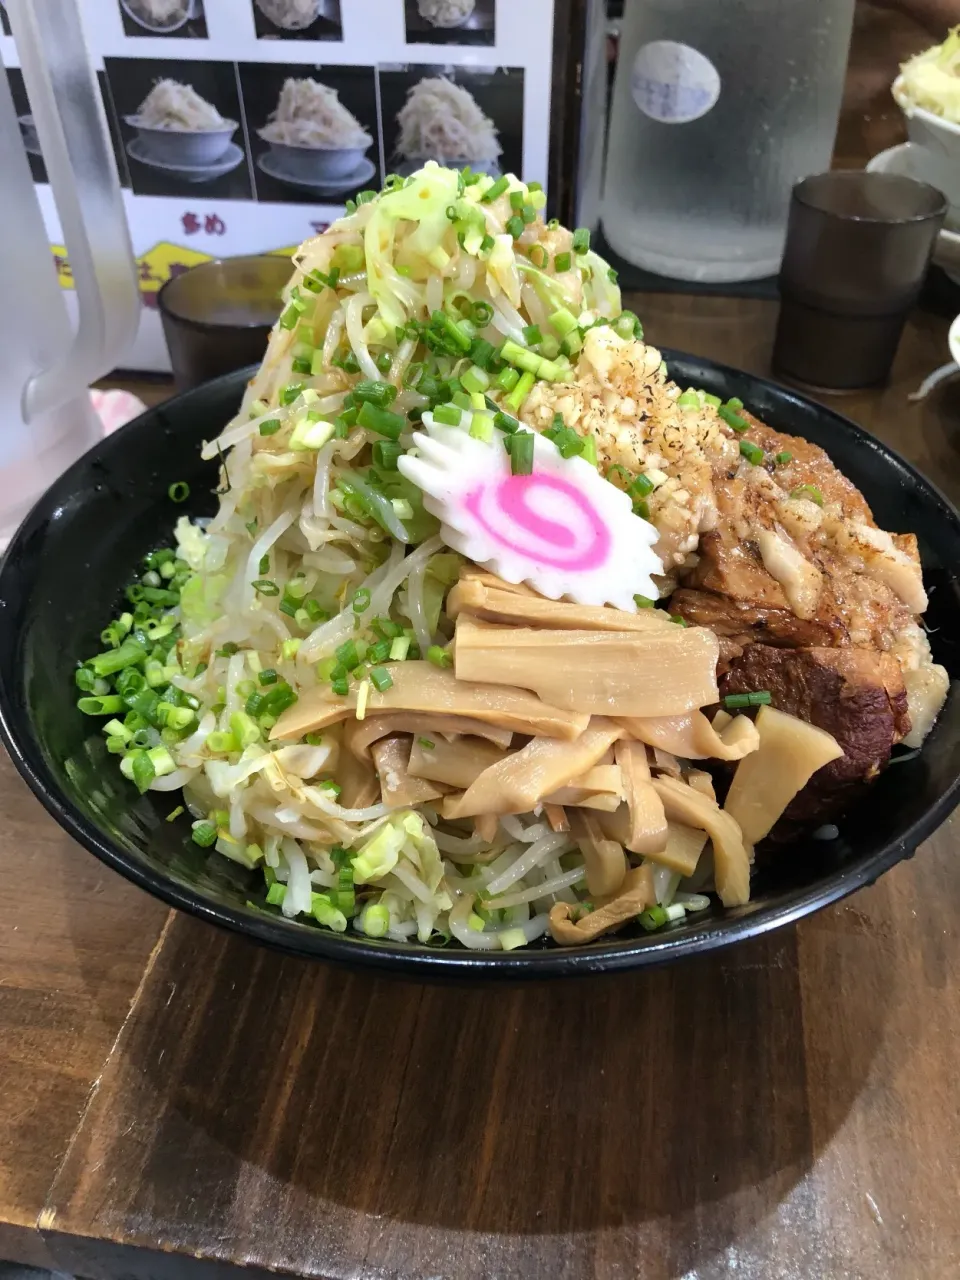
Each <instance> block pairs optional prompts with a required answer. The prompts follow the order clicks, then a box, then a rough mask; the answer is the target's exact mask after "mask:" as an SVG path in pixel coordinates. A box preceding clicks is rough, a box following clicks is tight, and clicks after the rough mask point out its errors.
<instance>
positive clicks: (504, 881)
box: [486, 831, 570, 897]
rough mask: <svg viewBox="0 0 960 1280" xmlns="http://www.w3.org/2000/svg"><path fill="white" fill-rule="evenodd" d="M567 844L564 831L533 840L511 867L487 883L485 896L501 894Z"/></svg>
mask: <svg viewBox="0 0 960 1280" xmlns="http://www.w3.org/2000/svg"><path fill="white" fill-rule="evenodd" d="M569 843H570V837H569V835H568V834H567V833H566V832H564V831H560V832H558V833H557V834H556V835H548V836H543V837H542V838H541V839H540V840H535V841H534V842H533V844H532V845H530V847H529V849H527V850H526V851H525V852H524V853H522V854H521V855H520V857H519V858H517V860H516V862H515V863H514V864H513V866H512V867H508V868H507V870H506V871H504V872H502V873H501V874H500V875H498V876H497V877H496V879H494V880H491V881H490V882H489V884H488V885H487V887H486V893H487V895H488V896H490V897H492V896H493V895H494V894H498V893H502V892H503V890H504V889H506V888H509V886H510V885H512V884H515V883H516V882H517V881H518V880H522V879H523V877H524V876H525V875H526V874H527V872H529V871H532V870H533V868H534V867H536V866H538V865H539V864H540V863H541V862H542V861H543V860H544V859H545V858H549V857H550V856H551V855H552V854H559V853H560V851H561V850H562V849H563V848H564V846H566V845H569Z"/></svg>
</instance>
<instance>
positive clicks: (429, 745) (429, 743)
mask: <svg viewBox="0 0 960 1280" xmlns="http://www.w3.org/2000/svg"><path fill="white" fill-rule="evenodd" d="M417 742H418V743H419V744H420V746H421V747H423V749H424V751H433V750H435V748H436V745H437V744H436V743H435V742H434V741H433V740H432V739H431V738H418V739H417Z"/></svg>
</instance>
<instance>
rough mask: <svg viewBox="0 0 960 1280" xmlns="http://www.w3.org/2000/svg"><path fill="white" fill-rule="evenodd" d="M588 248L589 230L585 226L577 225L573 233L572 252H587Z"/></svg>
mask: <svg viewBox="0 0 960 1280" xmlns="http://www.w3.org/2000/svg"><path fill="white" fill-rule="evenodd" d="M589 249H590V232H589V231H588V230H587V228H586V227H577V229H576V231H574V233H573V252H574V253H587V252H588V251H589Z"/></svg>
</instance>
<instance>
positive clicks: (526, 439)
mask: <svg viewBox="0 0 960 1280" xmlns="http://www.w3.org/2000/svg"><path fill="white" fill-rule="evenodd" d="M506 443H507V448H508V449H509V451H510V471H511V473H512V474H513V475H515V476H529V475H532V474H533V445H534V437H533V432H532V431H517V432H516V433H515V434H514V435H512V436H508V437H507V441H506Z"/></svg>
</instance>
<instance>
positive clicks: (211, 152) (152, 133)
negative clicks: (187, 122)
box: [124, 116, 239, 165]
mask: <svg viewBox="0 0 960 1280" xmlns="http://www.w3.org/2000/svg"><path fill="white" fill-rule="evenodd" d="M124 120H125V121H126V123H127V124H128V125H130V127H131V128H132V129H136V131H137V136H138V137H139V138H140V140H141V142H142V144H143V146H144V148H145V149H146V151H147V152H148V153H149V154H150V155H151V156H153V157H155V159H157V160H159V161H161V162H162V163H163V164H170V165H179V164H183V165H204V164H214V163H215V162H216V161H217V160H219V159H220V158H221V156H222V155H223V154H224V152H225V151H226V150H227V148H228V147H229V146H230V140H231V139H232V137H233V135H234V134H235V133H236V131H237V129H238V128H239V125H238V124H237V123H236V121H235V120H226V121H224V126H223V128H219V129H156V128H154V127H152V126H151V125H145V124H142V123H141V121H140V117H139V116H124Z"/></svg>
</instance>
